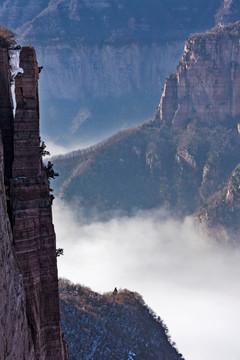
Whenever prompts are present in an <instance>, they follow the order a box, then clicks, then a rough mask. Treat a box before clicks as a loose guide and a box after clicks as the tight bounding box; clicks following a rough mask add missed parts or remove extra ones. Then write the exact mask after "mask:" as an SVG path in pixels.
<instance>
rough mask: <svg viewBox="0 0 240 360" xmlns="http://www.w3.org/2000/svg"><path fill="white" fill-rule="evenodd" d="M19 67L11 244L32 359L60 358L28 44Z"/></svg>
mask: <svg viewBox="0 0 240 360" xmlns="http://www.w3.org/2000/svg"><path fill="white" fill-rule="evenodd" d="M20 67H21V68H22V69H23V70H24V74H18V75H17V76H16V79H15V87H16V103H17V109H16V115H15V121H14V140H13V142H14V161H13V166H12V175H13V177H12V181H11V197H10V198H11V209H12V222H13V238H14V247H15V253H16V257H17V260H18V262H19V264H20V268H21V273H22V276H23V282H24V288H25V292H26V312H27V318H28V323H29V327H30V330H31V334H32V337H33V341H34V347H35V354H36V359H39V360H40V359H41V360H45V359H48V360H51V359H52V360H53V359H54V360H56V359H64V358H65V355H64V345H63V342H62V333H61V325H60V311H59V298H58V276H57V264H56V241H55V232H54V227H53V224H52V213H51V201H50V195H49V180H48V178H47V175H46V173H45V171H44V167H43V164H42V161H41V154H40V143H39V142H40V138H39V102H38V73H39V71H38V64H37V60H36V55H35V51H34V49H33V48H32V47H24V48H23V49H22V51H21V54H20Z"/></svg>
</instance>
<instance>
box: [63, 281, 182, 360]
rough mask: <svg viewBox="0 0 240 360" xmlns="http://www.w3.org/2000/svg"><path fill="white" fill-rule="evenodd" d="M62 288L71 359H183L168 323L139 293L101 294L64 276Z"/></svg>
mask: <svg viewBox="0 0 240 360" xmlns="http://www.w3.org/2000/svg"><path fill="white" fill-rule="evenodd" d="M59 291H60V299H61V314H62V325H63V331H64V337H65V339H67V341H68V343H69V348H70V353H71V360H82V359H94V360H102V359H109V360H116V359H119V360H120V359H123V360H133V359H137V360H151V359H152V360H181V359H182V360H183V357H182V355H181V354H180V353H179V352H178V351H177V350H176V348H175V347H174V345H173V343H172V341H171V338H170V335H169V334H168V329H167V327H166V325H165V324H164V323H163V321H162V320H161V319H160V317H157V316H156V315H155V314H154V313H153V311H152V310H151V309H150V308H149V307H148V306H147V305H146V304H145V303H144V300H143V299H142V297H141V296H140V295H139V294H138V293H135V292H131V291H128V290H120V291H117V289H115V290H114V291H113V292H112V293H107V294H104V295H100V294H98V293H96V292H94V291H92V290H90V289H89V288H86V287H83V286H81V285H74V284H71V283H70V282H69V281H67V280H63V279H60V281H59Z"/></svg>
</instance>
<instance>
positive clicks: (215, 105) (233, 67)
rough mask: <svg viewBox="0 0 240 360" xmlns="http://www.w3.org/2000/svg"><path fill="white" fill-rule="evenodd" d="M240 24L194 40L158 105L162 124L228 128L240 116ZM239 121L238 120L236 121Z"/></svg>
mask: <svg viewBox="0 0 240 360" xmlns="http://www.w3.org/2000/svg"><path fill="white" fill-rule="evenodd" d="M239 36H240V22H238V23H236V24H233V25H229V26H227V27H223V28H215V29H213V30H212V31H210V32H206V33H204V34H196V35H193V36H191V37H190V38H189V39H188V40H187V41H186V44H185V50H184V54H183V57H182V60H181V62H180V63H179V66H178V71H177V72H176V73H175V74H173V75H171V76H169V77H168V79H167V81H166V84H165V87H164V91H163V95H162V98H161V102H160V105H159V114H160V121H167V122H170V123H173V124H174V126H176V127H180V128H182V127H184V126H186V125H187V124H188V123H189V121H192V120H195V121H196V122H198V123H199V124H207V125H208V126H216V125H224V126H225V125H226V126H228V121H229V118H230V117H231V118H236V117H238V116H239V115H240V102H239V98H238V94H239V92H240V83H239V77H240V62H239V59H240V48H239ZM236 121H237V118H236Z"/></svg>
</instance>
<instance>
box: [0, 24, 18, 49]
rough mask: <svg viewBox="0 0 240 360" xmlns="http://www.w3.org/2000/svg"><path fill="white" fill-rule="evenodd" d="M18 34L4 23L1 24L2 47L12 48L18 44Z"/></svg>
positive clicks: (0, 44) (0, 40) (0, 41)
mask: <svg viewBox="0 0 240 360" xmlns="http://www.w3.org/2000/svg"><path fill="white" fill-rule="evenodd" d="M15 36H16V34H15V33H14V32H13V31H12V30H9V29H8V28H6V26H4V25H0V47H2V48H6V49H11V48H13V47H14V46H15V45H16V40H15Z"/></svg>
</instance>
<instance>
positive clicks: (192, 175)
mask: <svg viewBox="0 0 240 360" xmlns="http://www.w3.org/2000/svg"><path fill="white" fill-rule="evenodd" d="M239 40H240V23H239V22H238V23H235V24H233V25H229V26H226V27H221V28H214V29H213V30H212V31H208V32H206V33H204V34H202V33H201V34H197V35H193V36H191V37H190V38H189V39H188V40H187V41H186V45H185V51H184V54H183V57H182V59H181V61H180V63H179V67H178V70H177V72H176V73H175V74H172V75H170V76H169V77H168V79H167V81H166V84H165V87H164V91H163V94H162V98H161V102H160V105H159V108H158V111H157V113H156V115H155V118H154V119H153V120H149V121H147V122H145V123H143V124H141V125H138V126H136V127H132V128H130V129H127V130H125V131H122V132H119V133H118V134H117V135H114V136H112V137H110V138H109V139H107V140H106V141H105V142H103V143H100V144H98V145H96V146H95V147H92V148H89V149H88V150H83V151H78V152H77V151H76V152H73V153H70V154H69V155H66V156H65V157H59V158H55V159H54V164H55V166H56V169H57V171H59V172H60V173H61V174H62V177H61V179H59V180H58V184H57V186H58V189H59V195H60V196H62V197H63V198H64V199H66V200H68V201H69V200H70V201H71V200H72V199H73V198H74V199H76V197H79V200H80V201H79V202H80V203H81V207H82V208H84V209H86V211H87V213H88V214H89V212H90V211H91V210H95V208H97V209H98V210H99V214H100V216H102V215H103V214H104V211H106V213H107V216H109V215H110V216H112V211H113V210H117V211H119V210H124V211H127V212H128V213H130V214H131V213H132V212H134V211H135V210H136V209H148V208H154V207H157V206H165V207H167V208H168V209H169V210H171V211H173V212H174V214H177V215H178V216H181V217H182V216H185V215H189V214H192V213H194V212H195V211H196V210H197V209H198V207H199V206H201V205H202V204H203V203H205V202H206V201H207V199H208V198H209V197H210V196H212V195H213V194H214V193H215V192H216V191H219V190H220V189H222V188H223V186H225V185H226V183H227V181H228V177H229V175H230V174H231V173H232V171H233V170H234V168H235V167H236V166H237V165H238V164H239V163H240V154H239V146H240V136H239V123H240V120H239V119H240V106H239V101H238V99H239V96H240V87H239V81H238V80H239V76H240V61H239V59H240V51H239V46H238V44H239ZM60 182H61V183H60ZM109 210H110V211H109ZM93 213H94V212H93ZM106 213H105V214H106Z"/></svg>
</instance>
